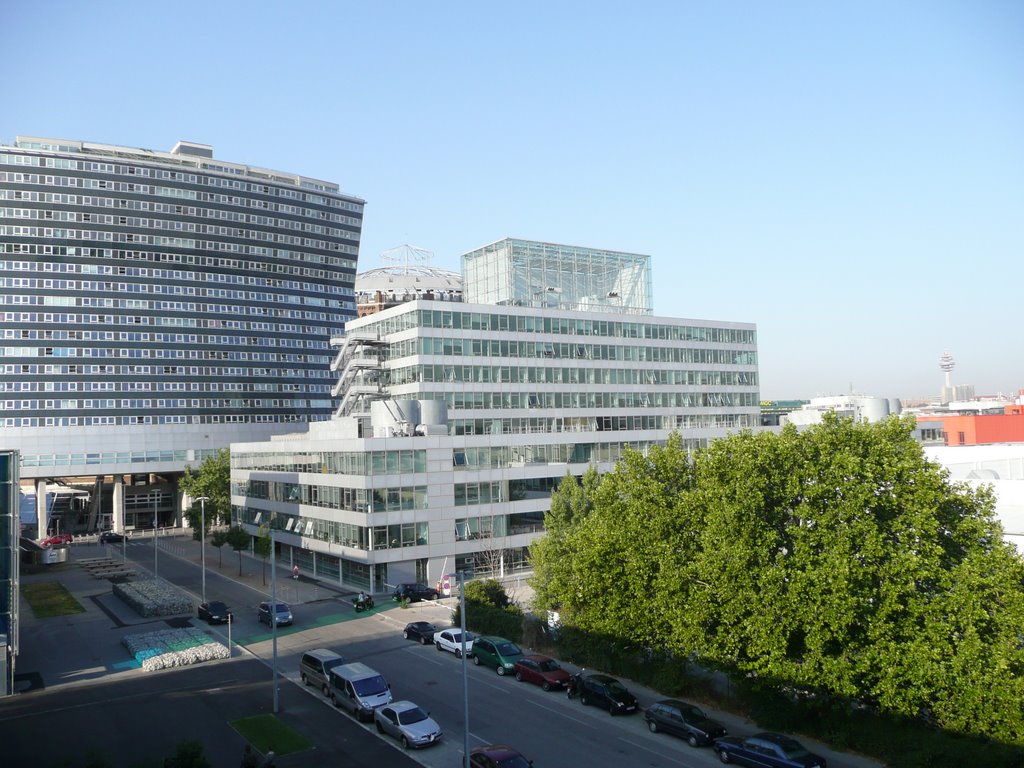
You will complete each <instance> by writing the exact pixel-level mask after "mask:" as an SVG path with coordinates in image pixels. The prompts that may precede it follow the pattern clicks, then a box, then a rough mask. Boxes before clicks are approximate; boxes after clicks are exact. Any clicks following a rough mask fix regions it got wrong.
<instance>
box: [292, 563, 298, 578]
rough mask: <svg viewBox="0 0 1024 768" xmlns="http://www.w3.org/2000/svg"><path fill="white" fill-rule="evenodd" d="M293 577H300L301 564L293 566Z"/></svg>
mask: <svg viewBox="0 0 1024 768" xmlns="http://www.w3.org/2000/svg"><path fill="white" fill-rule="evenodd" d="M292 578H293V579H298V578H299V566H297V565H294V566H292Z"/></svg>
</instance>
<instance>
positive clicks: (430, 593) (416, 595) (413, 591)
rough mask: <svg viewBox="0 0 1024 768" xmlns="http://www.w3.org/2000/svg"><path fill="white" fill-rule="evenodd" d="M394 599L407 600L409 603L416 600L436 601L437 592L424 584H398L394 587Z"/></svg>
mask: <svg viewBox="0 0 1024 768" xmlns="http://www.w3.org/2000/svg"><path fill="white" fill-rule="evenodd" d="M394 599H395V600H399V601H401V600H408V601H409V602H410V603H415V602H416V601H417V600H437V590H436V589H434V588H433V587H428V586H427V585H426V584H411V583H410V584H399V585H398V586H397V587H395V594H394Z"/></svg>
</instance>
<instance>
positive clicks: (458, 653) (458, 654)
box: [455, 648, 476, 659]
mask: <svg viewBox="0 0 1024 768" xmlns="http://www.w3.org/2000/svg"><path fill="white" fill-rule="evenodd" d="M455 658H456V659H461V658H462V649H461V648H456V649H455ZM473 658H474V659H475V658H476V656H474V657H473Z"/></svg>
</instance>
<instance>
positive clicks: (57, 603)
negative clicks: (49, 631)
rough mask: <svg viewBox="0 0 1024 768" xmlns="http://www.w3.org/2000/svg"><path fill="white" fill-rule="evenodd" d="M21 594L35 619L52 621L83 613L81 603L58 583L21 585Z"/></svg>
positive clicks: (46, 582) (43, 582)
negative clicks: (60, 617) (54, 618)
mask: <svg viewBox="0 0 1024 768" xmlns="http://www.w3.org/2000/svg"><path fill="white" fill-rule="evenodd" d="M21 594H23V595H24V596H25V599H26V600H27V601H28V604H29V606H30V607H31V608H32V613H33V614H35V617H36V618H37V619H52V618H53V617H54V616H67V615H69V614H72V613H84V612H85V608H83V607H82V605H81V603H79V602H78V601H77V600H75V598H73V597H72V596H71V593H70V592H68V591H67V589H65V588H64V585H63V584H61V583H60V582H59V581H40V582H37V583H35V584H22V585H21Z"/></svg>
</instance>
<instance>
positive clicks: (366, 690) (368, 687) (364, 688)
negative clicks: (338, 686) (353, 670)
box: [352, 675, 388, 696]
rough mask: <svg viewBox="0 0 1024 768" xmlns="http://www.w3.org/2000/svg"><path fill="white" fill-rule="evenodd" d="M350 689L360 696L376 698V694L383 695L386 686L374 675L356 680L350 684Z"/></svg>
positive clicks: (380, 678)
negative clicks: (353, 689)
mask: <svg viewBox="0 0 1024 768" xmlns="http://www.w3.org/2000/svg"><path fill="white" fill-rule="evenodd" d="M352 687H353V688H355V689H356V693H358V694H359V695H360V696H376V695H377V694H378V693H384V691H386V690H387V689H388V684H387V682H386V681H385V680H384V678H383V677H381V676H380V675H374V676H373V677H366V678H363V679H362V680H356V681H355V682H354V683H352Z"/></svg>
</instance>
